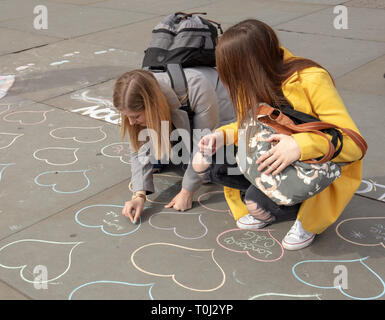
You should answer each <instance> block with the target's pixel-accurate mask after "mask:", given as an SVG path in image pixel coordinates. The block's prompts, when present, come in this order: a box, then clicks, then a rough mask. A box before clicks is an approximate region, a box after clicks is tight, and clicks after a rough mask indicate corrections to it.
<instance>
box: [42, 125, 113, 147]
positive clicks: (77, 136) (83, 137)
mask: <svg viewBox="0 0 385 320" xmlns="http://www.w3.org/2000/svg"><path fill="white" fill-rule="evenodd" d="M102 128H103V126H100V127H61V128H56V129H53V130H51V131H50V133H49V134H50V136H51V137H53V138H55V139H72V140H74V141H76V142H80V143H95V142H100V141H103V140H104V139H106V138H107V134H106V133H105V132H104V131H103V130H102Z"/></svg>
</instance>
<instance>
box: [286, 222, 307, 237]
mask: <svg viewBox="0 0 385 320" xmlns="http://www.w3.org/2000/svg"><path fill="white" fill-rule="evenodd" d="M299 231H300V225H299V221H298V220H296V221H295V222H294V224H293V226H292V227H291V228H290V230H289V233H288V234H289V235H292V234H293V235H297V236H299V237H300V238H302V237H303V236H304V233H303V232H301V233H300V232H299Z"/></svg>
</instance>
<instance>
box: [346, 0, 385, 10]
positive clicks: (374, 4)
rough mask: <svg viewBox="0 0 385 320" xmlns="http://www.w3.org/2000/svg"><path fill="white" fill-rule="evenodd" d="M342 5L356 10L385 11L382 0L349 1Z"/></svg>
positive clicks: (384, 3)
mask: <svg viewBox="0 0 385 320" xmlns="http://www.w3.org/2000/svg"><path fill="white" fill-rule="evenodd" d="M344 5H345V6H349V7H358V8H373V9H385V1H384V0H351V1H348V2H345V3H344Z"/></svg>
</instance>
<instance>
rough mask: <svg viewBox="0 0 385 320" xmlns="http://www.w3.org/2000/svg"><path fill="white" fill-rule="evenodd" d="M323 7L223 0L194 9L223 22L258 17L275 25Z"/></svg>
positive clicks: (246, 0)
mask: <svg viewBox="0 0 385 320" xmlns="http://www.w3.org/2000/svg"><path fill="white" fill-rule="evenodd" d="M245 8H247V10H245ZM322 8H325V6H322V5H315V4H304V3H290V2H282V1H267V0H266V1H252V0H245V1H242V6H234V1H231V0H223V1H221V2H220V3H213V4H211V5H207V6H197V7H196V8H195V9H194V10H196V11H201V10H202V11H203V12H207V16H208V17H210V19H212V20H215V21H217V22H219V23H223V24H235V23H237V22H239V21H241V20H244V19H248V18H256V19H259V20H262V21H263V22H265V23H267V24H269V25H272V26H274V25H277V24H280V23H283V22H286V21H289V20H292V19H295V18H298V17H301V16H303V15H306V14H309V13H311V12H314V11H318V10H321V9H322Z"/></svg>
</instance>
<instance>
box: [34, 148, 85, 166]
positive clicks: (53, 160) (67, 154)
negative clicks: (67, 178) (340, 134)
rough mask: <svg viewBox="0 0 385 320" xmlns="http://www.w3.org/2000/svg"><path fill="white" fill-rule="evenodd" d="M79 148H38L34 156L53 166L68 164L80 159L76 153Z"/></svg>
mask: <svg viewBox="0 0 385 320" xmlns="http://www.w3.org/2000/svg"><path fill="white" fill-rule="evenodd" d="M78 150H79V148H64V147H48V148H42V149H38V150H36V151H35V152H34V153H33V157H34V158H35V159H36V160H41V161H44V162H45V163H47V164H50V165H53V166H68V165H71V164H74V163H76V162H77V161H78V160H79V159H78V157H77V155H76V152H77V151H78Z"/></svg>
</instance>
